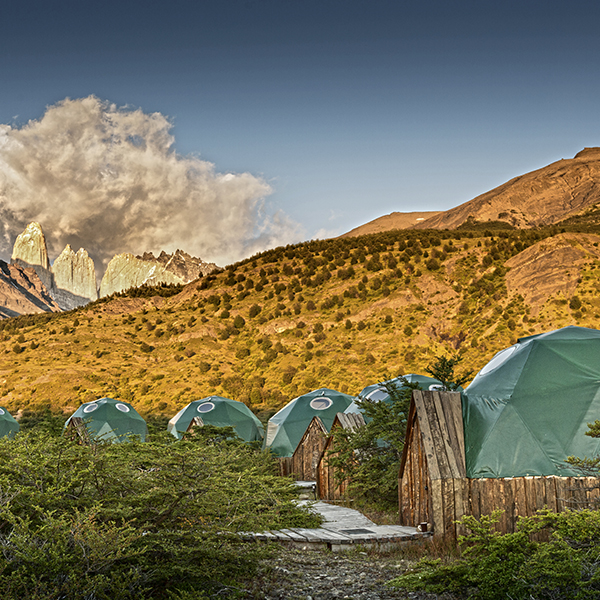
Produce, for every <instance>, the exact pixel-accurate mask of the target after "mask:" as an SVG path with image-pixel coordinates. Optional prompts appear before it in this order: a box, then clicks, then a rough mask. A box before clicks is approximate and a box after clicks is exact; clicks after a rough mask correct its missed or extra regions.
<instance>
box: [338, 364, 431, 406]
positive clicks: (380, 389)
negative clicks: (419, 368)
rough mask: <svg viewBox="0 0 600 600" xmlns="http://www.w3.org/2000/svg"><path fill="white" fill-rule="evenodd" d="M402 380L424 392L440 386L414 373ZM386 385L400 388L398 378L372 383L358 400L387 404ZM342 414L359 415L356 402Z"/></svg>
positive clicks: (424, 376)
mask: <svg viewBox="0 0 600 600" xmlns="http://www.w3.org/2000/svg"><path fill="white" fill-rule="evenodd" d="M404 378H405V379H406V380H407V381H408V382H409V383H418V384H419V385H420V386H421V388H423V389H424V390H435V389H439V388H440V386H441V385H442V383H441V381H438V380H437V379H434V378H433V377H427V376H426V375H416V374H415V373H410V374H409V375H404ZM386 383H392V384H394V385H397V386H399V387H402V384H401V382H400V377H396V378H394V379H389V380H388V381H384V382H381V383H374V384H372V385H368V386H367V387H366V388H364V389H363V390H362V392H360V394H358V400H371V401H372V402H389V400H390V395H389V394H388V391H387V388H386V387H385V384H386ZM344 412H345V413H346V414H348V413H360V412H361V410H360V409H359V408H358V405H357V404H356V400H354V401H353V402H352V404H350V406H348V408H347V409H346V410H345V411H344Z"/></svg>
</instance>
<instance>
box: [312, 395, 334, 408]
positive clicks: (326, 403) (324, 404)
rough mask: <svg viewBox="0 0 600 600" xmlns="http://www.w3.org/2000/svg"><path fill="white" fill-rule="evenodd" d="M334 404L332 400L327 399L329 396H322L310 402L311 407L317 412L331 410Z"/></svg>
mask: <svg viewBox="0 0 600 600" xmlns="http://www.w3.org/2000/svg"><path fill="white" fill-rule="evenodd" d="M332 404H333V400H332V399H331V398H327V396H320V397H319V398H313V399H312V400H311V401H310V407H311V408H314V409H315V410H325V409H326V408H329V407H330V406H331V405H332Z"/></svg>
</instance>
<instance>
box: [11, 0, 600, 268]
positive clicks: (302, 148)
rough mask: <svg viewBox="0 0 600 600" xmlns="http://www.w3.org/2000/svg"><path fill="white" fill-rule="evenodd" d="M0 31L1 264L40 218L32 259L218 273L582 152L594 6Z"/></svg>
mask: <svg viewBox="0 0 600 600" xmlns="http://www.w3.org/2000/svg"><path fill="white" fill-rule="evenodd" d="M1 16H2V24H3V28H2V29H3V31H2V36H0V124H3V125H4V129H3V131H4V137H2V136H0V175H1V172H2V171H3V172H4V179H2V177H1V176H0V213H1V214H2V218H3V223H4V232H3V240H4V241H3V242H1V243H0V256H1V257H2V258H4V259H5V260H6V253H7V252H8V254H10V244H11V243H12V241H13V240H14V237H15V235H16V233H18V229H19V227H21V226H22V225H23V223H24V222H25V221H26V220H27V219H29V218H36V219H38V218H39V219H40V220H44V223H42V226H43V227H44V231H45V232H46V235H47V237H49V239H50V246H51V248H50V253H51V255H52V254H54V256H51V258H55V256H56V254H57V253H58V252H60V248H61V245H64V243H65V242H69V243H71V244H72V245H78V244H82V245H86V244H87V245H88V246H89V247H90V248H92V252H91V253H92V254H94V253H95V256H96V260H99V261H101V262H102V261H104V263H105V262H106V260H107V257H108V255H109V254H110V253H111V252H114V251H132V252H134V253H137V252H143V251H145V250H149V251H155V252H157V251H160V250H161V249H163V248H164V249H166V250H168V251H172V250H174V249H175V248H174V246H175V245H177V246H178V247H181V246H182V245H185V246H186V247H183V248H182V249H184V250H187V251H190V250H191V251H193V252H194V253H202V254H203V255H202V258H205V259H207V260H215V261H218V262H220V263H221V264H225V263H227V262H229V261H233V260H237V259H239V258H242V257H243V256H244V255H249V254H252V253H253V252H256V251H259V250H261V249H264V248H266V247H268V246H272V245H278V244H285V243H294V242H297V241H302V240H306V239H311V238H324V237H332V236H335V235H339V234H342V233H344V232H346V231H348V230H350V229H352V228H354V227H356V226H359V225H361V224H363V223H366V222H368V221H370V220H372V219H375V218H377V217H379V216H382V215H385V214H389V213H390V212H393V211H401V212H408V211H422V210H445V209H449V208H452V207H454V206H457V205H459V204H462V203H463V202H466V201H468V200H470V199H472V198H474V197H476V196H477V195H479V194H481V193H484V192H486V191H488V190H490V189H492V188H494V187H496V186H498V185H500V184H502V183H504V182H505V181H507V180H508V179H511V178H512V177H515V176H518V175H521V174H523V173H526V172H528V171H531V170H533V169H536V168H540V167H543V166H545V165H547V164H549V163H551V162H554V161H556V160H559V159H561V158H570V157H572V156H574V155H575V154H576V153H577V152H578V151H580V150H581V149H583V148H584V147H589V146H597V145H600V139H599V133H600V131H599V125H600V111H599V110H598V98H600V76H599V75H600V36H598V34H597V23H598V22H599V20H600V4H599V3H598V2H596V1H587V0H572V1H571V2H569V3H566V2H558V1H553V0H547V1H528V0H520V1H518V2H517V1H513V0H503V1H502V2H498V1H497V0H496V1H494V2H491V1H487V0H477V1H471V0H464V1H463V0H454V1H453V0H443V1H441V0H422V1H420V2H410V3H409V2H405V1H403V0H395V1H391V0H369V1H359V0H319V1H313V0H303V1H302V2H292V1H290V0H170V1H169V2H161V1H155V2H151V1H148V0H145V1H144V2H142V1H138V0H135V1H133V0H119V1H118V2H116V1H114V0H105V1H103V2H89V1H87V0H44V1H39V0H18V2H17V1H14V0H4V2H3V4H2V15H1ZM66 99H69V100H68V101H67V100H66ZM86 99H87V101H86ZM71 119H75V120H76V121H77V119H79V121H77V123H78V125H77V127H75V126H74V127H73V128H72V129H69V128H70V125H69V123H70V122H71V121H70V120H71ZM107 122H110V124H111V125H110V128H112V129H110V132H109V133H107V131H108V129H107V127H108V126H107V125H106V123H107ZM117 122H118V126H117V125H115V123H117ZM136 127H137V128H139V129H136ZM61 128H62V129H65V128H66V129H68V130H69V131H71V130H72V131H73V132H74V133H73V136H72V139H70V140H67V141H65V140H63V139H62V138H61V136H60V131H61ZM99 128H100V129H101V131H100V129H99ZM91 132H95V133H93V135H92V133H91ZM150 135H154V136H155V138H153V139H155V140H158V141H157V145H155V146H152V144H150V142H148V141H147V140H146V137H145V136H150ZM94 136H96V137H94ZM92 137H93V138H94V141H93V142H90V143H89V144H88V146H87V147H86V148H82V147H81V144H82V143H83V142H82V140H87V139H92ZM109 137H110V139H111V140H113V141H111V142H110V147H109V145H107V144H108V142H107V141H106V140H108V139H109ZM3 139H4V142H3V141H2V140H3ZM115 139H119V140H121V141H120V142H119V143H120V144H121V145H122V148H124V147H125V146H126V145H127V144H128V143H129V145H130V146H128V148H129V150H127V151H125V150H123V151H122V152H121V151H120V153H115V144H116V142H114V140H115ZM139 140H142V143H140V142H139ZM3 144H4V145H3ZM99 144H100V146H101V147H102V150H101V151H100V150H98V147H99V146H98V145H99ZM102 144H104V145H103V146H102ZM57 148H58V149H63V150H64V148H67V149H68V151H67V150H64V151H63V152H62V153H61V152H59V151H58V150H57ZM140 148H141V149H142V150H144V152H145V153H144V157H145V158H143V159H142V155H141V154H140V153H141V150H140ZM148 148H150V150H151V152H150V150H148ZM148 152H150V153H151V154H152V160H151V161H150V160H149V159H148V157H147V155H148ZM136 153H137V154H136ZM64 155H68V156H69V160H68V161H67V160H66V158H65V156H64ZM76 159H77V160H76ZM150 163H151V164H150ZM149 164H150V166H149ZM106 165H109V166H110V168H108V167H106ZM115 165H118V167H117V166H115ZM88 168H89V169H91V171H93V173H92V172H90V173H87V171H86V169H88ZM107 169H108V170H107ZM111 169H112V170H111ZM100 171H102V172H103V173H104V175H103V177H104V179H102V181H103V182H104V181H105V180H106V173H107V172H110V173H117V171H118V173H117V174H116V175H115V176H114V177H113V179H112V180H111V186H112V187H110V186H109V187H110V189H109V188H107V189H106V190H105V188H103V187H102V186H101V185H100V183H99V179H98V176H97V174H96V175H94V173H96V172H100ZM82 172H83V173H85V174H87V175H86V176H89V177H88V179H87V180H85V177H84V175H82ZM6 173H8V175H7V174H6ZM145 173H146V174H147V175H145ZM199 173H200V174H199ZM173 174H175V175H173ZM153 178H154V179H155V180H157V181H158V180H159V179H160V181H162V182H163V183H165V182H171V184H172V185H171V187H170V188H169V189H166V188H164V187H161V186H160V185H158V183H156V184H152V185H150V184H148V183H147V181H148V180H154V179H153ZM82 179H84V180H83V181H82ZM140 180H141V181H142V183H141V184H139V182H140ZM173 181H175V182H176V183H175V184H173ZM74 182H76V183H74ZM165 185H166V184H165ZM73 186H75V187H73ZM127 186H129V187H128V188H127ZM125 188H127V190H126V191H123V190H125ZM61 190H62V191H61ZM111 194H112V195H111ZM108 214H110V215H112V217H111V218H107V215H108ZM174 215H178V218H176V219H175V218H173V216H174ZM103 220H105V221H106V223H105V226H103V225H102V223H103V222H104V221H103ZM82 223H85V226H84V225H82ZM136 224H137V227H138V230H139V231H137V232H136V231H135V228H136ZM163 225H164V227H163ZM144 228H146V229H144ZM49 229H52V231H51V232H49V231H48V230H49ZM142 229H143V230H144V231H145V232H146V233H147V235H142V234H141V233H140V231H141V230H142ZM100 231H102V235H98V238H97V239H92V240H89V237H90V236H92V237H93V235H94V232H100ZM15 232H16V233H15ZM111 234H112V235H111ZM111 237H112V240H111ZM101 247H102V248H104V250H101Z"/></svg>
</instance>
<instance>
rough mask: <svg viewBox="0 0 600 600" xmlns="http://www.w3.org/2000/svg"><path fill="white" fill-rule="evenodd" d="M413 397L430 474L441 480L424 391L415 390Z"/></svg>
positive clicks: (432, 477) (433, 478) (434, 478)
mask: <svg viewBox="0 0 600 600" xmlns="http://www.w3.org/2000/svg"><path fill="white" fill-rule="evenodd" d="M412 398H413V401H414V403H415V408H416V411H417V414H418V415H419V428H420V430H421V440H422V444H423V450H424V454H425V457H426V458H427V466H428V468H429V476H430V478H431V479H432V480H439V479H441V478H442V475H441V473H440V467H439V463H438V458H437V456H436V454H435V451H434V441H433V435H432V433H431V428H430V426H429V420H428V419H427V411H426V409H425V406H424V401H423V392H421V391H419V390H414V391H413V393H412Z"/></svg>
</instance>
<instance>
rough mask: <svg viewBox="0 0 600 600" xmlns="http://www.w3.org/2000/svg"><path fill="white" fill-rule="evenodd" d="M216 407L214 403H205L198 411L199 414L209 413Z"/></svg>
mask: <svg viewBox="0 0 600 600" xmlns="http://www.w3.org/2000/svg"><path fill="white" fill-rule="evenodd" d="M214 407H215V405H214V404H213V403H212V402H204V403H202V404H201V405H200V406H199V407H198V408H197V409H196V410H197V411H198V412H199V413H207V412H210V411H211V410H212V409H213V408H214Z"/></svg>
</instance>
